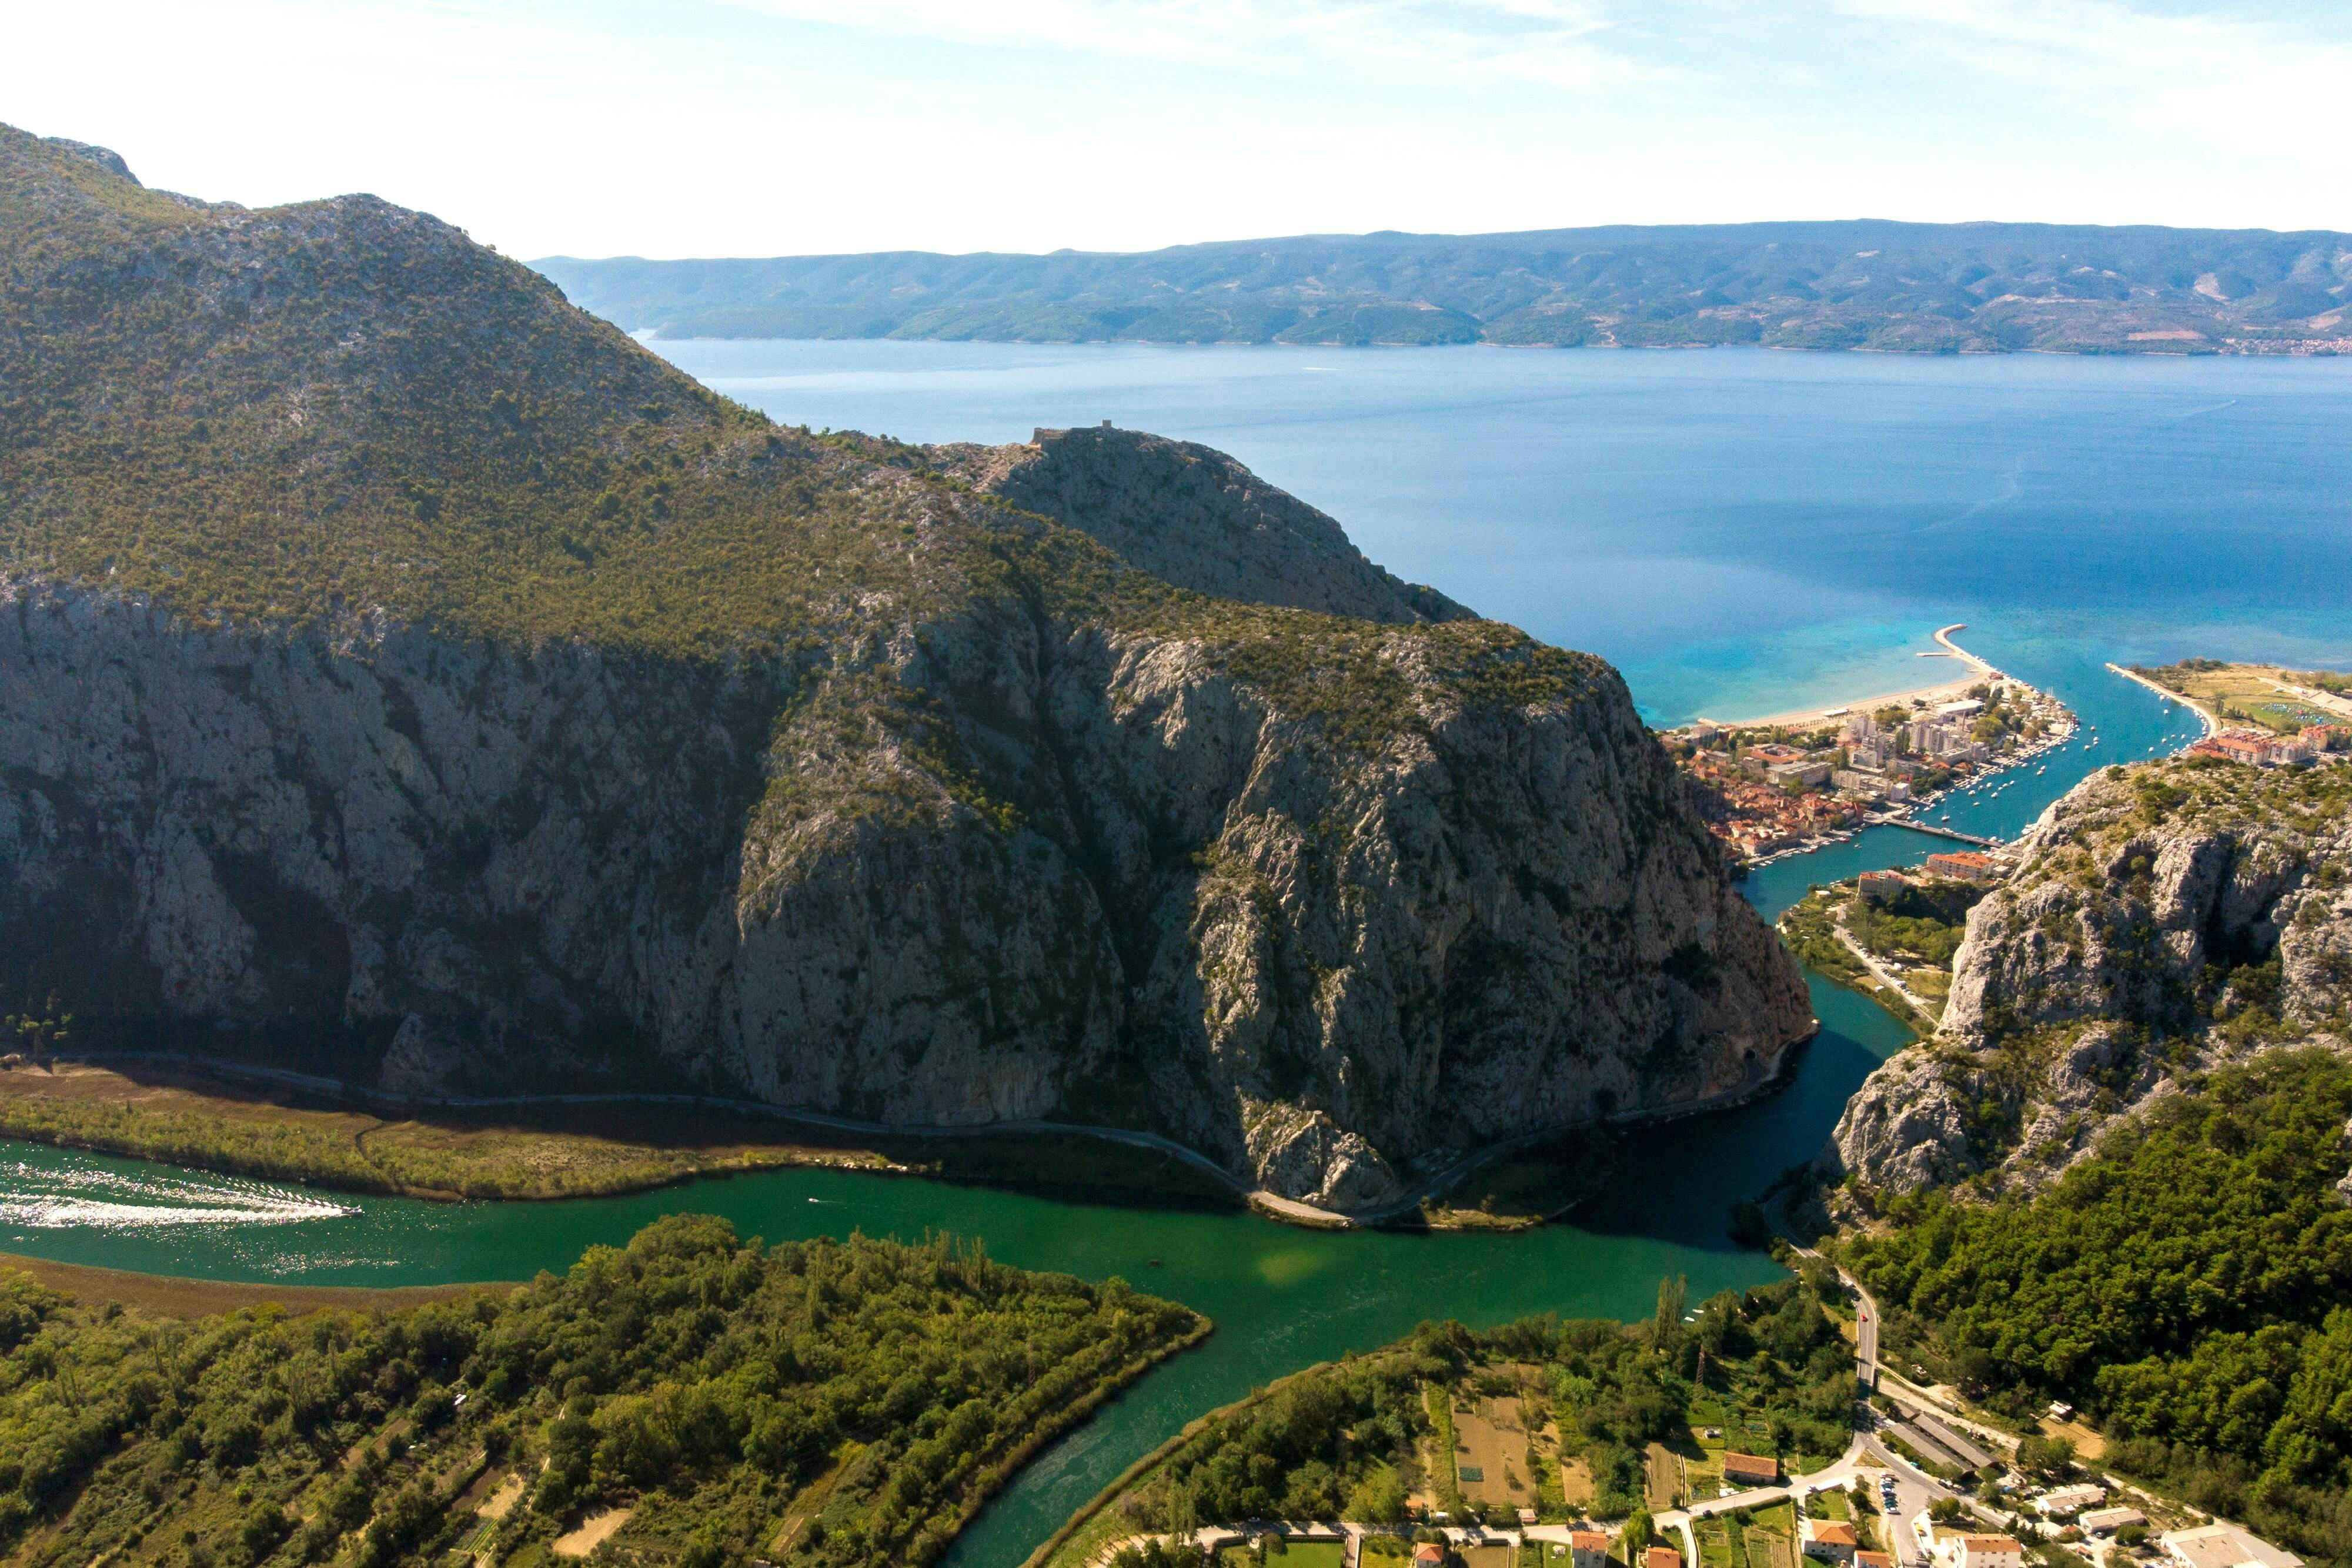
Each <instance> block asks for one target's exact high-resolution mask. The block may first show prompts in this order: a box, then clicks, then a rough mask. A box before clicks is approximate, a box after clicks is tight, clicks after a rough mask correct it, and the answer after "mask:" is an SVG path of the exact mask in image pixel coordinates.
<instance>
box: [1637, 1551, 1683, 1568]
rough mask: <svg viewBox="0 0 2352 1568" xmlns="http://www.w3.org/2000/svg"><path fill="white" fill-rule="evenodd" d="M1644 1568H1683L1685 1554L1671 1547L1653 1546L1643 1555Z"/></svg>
mask: <svg viewBox="0 0 2352 1568" xmlns="http://www.w3.org/2000/svg"><path fill="white" fill-rule="evenodd" d="M1642 1568H1683V1554H1682V1553H1681V1552H1677V1551H1675V1549H1674V1548H1673V1547H1671V1546H1653V1547H1651V1548H1650V1549H1649V1550H1648V1551H1646V1552H1643V1553H1642Z"/></svg>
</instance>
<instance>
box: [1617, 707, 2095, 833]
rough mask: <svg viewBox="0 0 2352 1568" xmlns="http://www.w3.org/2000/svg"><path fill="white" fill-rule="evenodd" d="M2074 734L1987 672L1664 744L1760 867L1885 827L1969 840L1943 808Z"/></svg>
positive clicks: (1716, 824) (2057, 713)
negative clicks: (1938, 811) (1957, 793)
mask: <svg viewBox="0 0 2352 1568" xmlns="http://www.w3.org/2000/svg"><path fill="white" fill-rule="evenodd" d="M2077 727H2078V723H2077V720H2076V718H2075V716H2074V713H2073V712H2072V711H2071V710H2069V709H2068V708H2067V707H2066V706H2065V705H2064V704H2063V703H2061V702H2059V701H2058V700H2057V698H2055V697H2053V696H2052V695H2049V694H2048V693H2046V692H2042V691H2040V690H2037V689H2036V688H2034V687H2032V686H2030V685H2026V684H2025V683H2024V682H2022V681H2019V680H2016V679H2014V678H2012V677H2011V676H2008V675H2004V674H2001V673H2000V671H1998V670H1994V669H1992V668H1991V667H1990V665H1987V666H1984V668H1983V670H1982V672H1981V674H1980V678H1979V679H1977V680H1974V681H1972V682H1969V683H1968V684H1966V685H1961V686H1958V687H1957V688H1956V687H1953V686H1941V687H1935V688H1931V689H1928V690H1926V691H1916V692H1897V693H1892V694H1889V695H1885V696H1881V697H1874V698H1870V699H1867V700H1865V701H1863V702H1858V703H1854V704H1852V705H1850V706H1839V707H1832V708H1824V709H1821V710H1819V711H1817V712H1813V713H1809V714H1801V715H1793V716H1780V717H1776V718H1769V719H1761V720H1758V721H1755V722H1753V723H1749V724H1745V725H1725V724H1714V723H1709V722H1706V721H1701V722H1699V723H1696V724H1691V725H1685V726H1684V727H1681V728H1679V729H1675V730H1669V731H1667V732H1665V734H1664V735H1663V736H1662V737H1661V738H1662V739H1663V740H1664V742H1665V744H1666V747H1667V749H1668V751H1669V753H1670V754H1672V755H1673V756H1674V758H1675V761H1676V763H1677V765H1678V766H1679V767H1680V768H1681V769H1682V771H1683V773H1684V776H1685V778H1687V779H1689V780H1690V781H1691V784H1692V786H1693V788H1694V791H1695V793H1696V797H1697V799H1698V801H1699V808H1700V810H1701V813H1702V814H1703V815H1704V816H1705V817H1706V821H1707V823H1708V825H1709V826H1710V827H1711V828H1712V829H1713V830H1714V831H1715V833H1716V834H1717V837H1718V838H1720V839H1722V840H1723V841H1724V843H1725V845H1726V846H1727V848H1728V849H1730V850H1731V851H1732V852H1733V853H1734V854H1736V855H1737V856H1738V858H1739V859H1740V860H1741V861H1742V862H1746V863H1748V864H1751V865H1752V864H1760V863H1763V862H1769V861H1770V860H1773V859H1776V858H1778V857H1780V856H1781V855H1785V854H1790V853H1801V852H1804V851H1806V850H1809V849H1816V848H1819V847H1821V846H1822V845H1823V844H1825V843H1831V842H1834V841H1838V840H1840V839H1843V838H1846V837H1850V836H1852V835H1853V833H1855V832H1857V831H1860V830H1861V829H1863V828H1864V827H1867V826H1871V825H1873V824H1875V823H1880V822H1901V823H1905V824H1906V825H1909V826H1913V827H1921V828H1925V829H1926V830H1927V831H1931V832H1932V831H1941V832H1943V833H1944V834H1945V835H1946V836H1948V837H1954V838H1965V837H1967V836H1968V835H1965V834H1960V833H1958V832H1955V831H1952V830H1950V829H1948V828H1942V827H1940V826H1939V824H1938V823H1937V820H1936V816H1935V813H1934V812H1933V810H1932V808H1933V807H1934V806H1935V805H1936V804H1937V802H1938V801H1940V800H1943V799H1944V798H1945V797H1946V796H1947V795H1948V794H1949V793H1950V792H1951V791H1952V790H1954V789H1966V788H1969V787H1972V786H1979V785H1982V784H1984V783H1986V782H1987V781H1989V780H1990V779H1994V778H1995V777H1996V776H1997V775H2000V774H2002V773H2006V772H2008V771H2010V770H2011V769H2013V768H2021V767H2023V766H2025V765H2027V764H2029V763H2031V762H2032V760H2033V758H2036V757H2039V756H2040V755H2041V754H2042V753H2043V752H2045V751H2048V750H2049V749H2051V748H2052V747H2056V746H2060V745H2063V743H2064V742H2066V741H2067V740H2068V739H2070V738H2072V737H2073V736H2074V733H2075V731H2076V729H2077Z"/></svg>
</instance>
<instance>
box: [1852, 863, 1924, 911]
mask: <svg viewBox="0 0 2352 1568" xmlns="http://www.w3.org/2000/svg"><path fill="white" fill-rule="evenodd" d="M1855 880H1856V882H1857V883H1860V888H1861V893H1862V901H1863V902H1864V904H1885V902H1886V901H1887V900H1889V899H1891V898H1900V897H1901V896H1902V895H1903V894H1905V893H1906V891H1908V890H1909V888H1910V886H1911V879H1910V878H1909V877H1907V876H1905V875H1904V874H1903V873H1901V872H1899V871H1866V872H1864V873H1862V875H1861V876H1860V877H1858V878H1856V879H1855Z"/></svg>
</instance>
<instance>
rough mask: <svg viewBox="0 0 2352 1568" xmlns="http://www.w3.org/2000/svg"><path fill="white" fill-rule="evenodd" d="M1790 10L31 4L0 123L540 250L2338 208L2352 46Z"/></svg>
mask: <svg viewBox="0 0 2352 1568" xmlns="http://www.w3.org/2000/svg"><path fill="white" fill-rule="evenodd" d="M559 3H560V4H562V5H563V6H564V8H563V9H557V8H556V7H557V5H559ZM2147 3H2155V0H2147ZM1790 5H1791V6H1794V7H1795V8H1794V9H1790V8H1789V7H1777V8H1774V9H1772V10H1770V11H1769V14H1768V13H1767V12H1766V11H1765V10H1762V9H1759V8H1757V7H1754V6H1752V5H1746V4H1744V3H1743V0H1653V3H1645V4H1643V5H1641V6H1640V7H1639V8H1638V9H1636V8H1634V7H1633V6H1632V5H1631V0H1030V3H1019V4H1016V3H1015V0H958V3H955V4H949V3H947V0H863V3H861V4H860V5H856V6H855V7H850V6H843V5H839V4H838V0H831V3H828V4H824V5H820V4H819V3H818V0H726V3H724V4H719V5H711V4H708V3H701V4H698V0H672V3H671V4H670V5H667V6H666V7H663V8H656V7H655V6H654V5H651V4H650V3H649V0H208V4H207V5H205V6H202V7H196V6H190V5H185V4H184V0H114V4H113V5H110V7H109V8H108V9H106V10H105V11H104V12H102V13H100V12H99V11H98V10H97V9H96V8H95V7H74V6H63V5H53V6H40V7H33V6H26V7H22V8H20V14H19V15H18V16H16V17H14V18H13V19H12V23H11V27H12V30H11V34H10V44H11V47H10V48H9V49H8V50H6V51H5V52H0V115H5V117H6V118H7V119H9V120H13V121H15V122H17V123H21V124H24V125H26V126H27V127H29V128H31V129H33V130H37V131H43V132H46V133H49V134H58V135H67V136H74V137H79V138H81V139H83V140H87V141H99V142H102V143H105V144H108V145H111V146H114V147H115V148H117V150H118V151H120V152H122V153H123V154H124V155H125V156H126V157H127V158H129V159H130V160H131V165H132V167H133V168H135V169H136V170H138V172H140V174H141V175H142V177H143V178H145V179H147V180H149V181H150V182H151V183H157V184H162V185H164V186H167V187H170V188H174V189H182V190H186V191H189V192H191V193H194V194H198V195H204V196H210V197H215V198H223V197H226V198H231V199H235V200H239V201H245V202H248V203H253V204H263V203H269V202H278V201H287V200H292V199H297V198H300V197H305V196H312V195H319V194H324V193H332V192H337V191H345V190H353V189H364V190H373V191H374V192H376V193H379V194H381V195H383V196H385V197H387V198H390V199H392V200H394V201H398V202H402V203H405V204H410V205H414V206H420V207H424V208H425V209H427V210H429V211H432V212H435V213H437V214H441V215H442V216H444V217H446V218H448V219H450V220H451V221H452V222H456V223H459V224H462V225H466V226H467V228H468V229H470V230H471V231H472V232H474V233H475V234H476V235H478V236H479V237H482V238H484V239H488V240H492V241H495V242H496V243H498V244H499V245H500V246H502V247H504V248H506V249H508V250H510V251H513V252H516V253H519V254H521V255H525V256H537V255H544V254H547V253H550V252H554V251H565V252H570V253H572V254H575V255H614V254H624V253H635V254H642V255H653V256H693V255H701V256H725V255H734V256H747V255H748V256H760V255H779V254H785V253H792V252H807V251H855V250H867V249H887V248H901V247H906V248H924V249H943V250H973V249H1009V250H1047V249H1053V248H1055V247H1058V246H1075V247H1079V248H1094V249H1140V248H1148V247H1150V246H1160V245H1167V244H1176V243H1183V242H1188V241H1197V240H1206V239H1223V238H1235V237H1243V236H1248V235H1278V234H1292V233H1299V232H1306V231H1317V232H1333V231H1349V230H1363V229H1374V228H1401V229H1419V230H1434V231H1453V232H1475V231H1479V230H1493V229H1511V228H1533V227H1549V226H1565V225H1578V224H1592V223H1617V222H1625V223H1660V222H1664V223H1673V222H1709V221H1739V220H1749V219H1765V218H1787V217H1834V216H1862V215H1878V216H1890V217H1913V218H1925V219H1957V218H2039V219H2048V220H2052V221H2081V222H2108V223H2113V222H2170V223H2189V224H2197V223H2211V224H2223V225H2254V224H2259V225H2273V226H2281V227H2287V226H2298V227H2299V226H2313V227H2337V228H2347V227H2352V187H2347V186H2346V184H2345V183H2344V182H2342V181H2341V179H2340V178H2338V177H2337V171H2336V169H2335V167H2334V166H2333V165H2334V164H2335V162H2336V150H2337V149H2339V148H2340V147H2341V146H2343V145H2344V144H2345V142H2346V141H2347V137H2346V134H2345V132H2346V131H2347V129H2352V127H2347V124H2346V120H2345V116H2346V114H2347V104H2352V94H2347V93H2345V92H2344V91H2343V90H2342V89H2341V87H2340V85H2339V84H2340V82H2341V81H2343V80H2347V79H2352V61H2347V58H2346V56H2345V53H2344V46H2343V45H2342V44H2341V43H2339V42H2337V41H2336V40H2334V39H2331V38H2327V37H2318V38H2305V37H2295V36H2294V35H2293V34H2291V33H2289V32H2287V31H2285V30H2284V29H2282V28H2279V27H2275V26H2258V25H2255V24H2252V23H2242V22H2230V21H2227V20H2213V19H2210V18H2206V19H2200V18H2194V17H2190V18H2180V17H2172V18H2167V17H2150V16H2144V15H2141V14H2139V13H2136V12H2134V11H2132V10H2130V9H2129V8H2128V7H2127V6H2126V5H2123V4H2122V3H2121V0H2041V3H2039V4H2036V5H2023V4H2011V3H2008V0H1790ZM1611 6H1618V7H1622V8H1609V7H1611ZM804 18H805V19H804ZM820 18H821V19H820Z"/></svg>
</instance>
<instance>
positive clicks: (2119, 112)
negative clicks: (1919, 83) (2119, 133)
mask: <svg viewBox="0 0 2352 1568" xmlns="http://www.w3.org/2000/svg"><path fill="white" fill-rule="evenodd" d="M1837 5H1838V9H1839V10H1840V11H1842V12H1843V13H1844V14H1846V15H1848V16H1856V17H1862V18H1867V19H1870V20H1874V21H1877V22H1881V23H1891V24H1895V25H1898V26H1901V27H1903V28H1904V29H1905V30H1906V32H1907V33H1908V34H1909V35H1910V37H1911V39H1912V41H1913V42H1914V43H1915V44H1916V45H1918V46H1920V47H1926V48H1929V49H1934V50H1938V51H1940V52H1942V53H1943V54H1944V55H1945V56H1946V57H1948V59H1949V60H1951V61H1952V62H1953V63H1955V64H1958V65H1962V66H1965V67H1967V68H1972V69H1975V70H1979V71H1982V72H1986V73H1989V74H1991V75H1996V76H2000V77H2002V78H2007V79H2009V80H2011V81H2012V82H2015V83H2017V84H2019V85H2021V86H2023V87H2027V88H2030V89H2035V90H2038V91H2042V92H2047V93H2050V94H2053V95H2057V96H2058V97H2059V98H2060V99H2061V100H2062V101H2065V102H2068V103H2071V104H2072V105H2074V106H2075V107H2077V108H2078V109H2080V110H2087V111H2090V112H2094V113H2096V114H2098V115H2100V116H2102V117H2104V118H2105V119H2108V120H2112V121H2114V122H2116V123H2118V124H2122V125H2127V126H2133V127H2137V128H2139V129H2141V130H2143V131H2156V132H2161V133H2165V134H2168V135H2177V136H2181V137H2185V138H2187V139H2188V140H2189V141H2190V142H2191V143H2192V144H2198V143H2201V144H2202V145H2204V146H2206V147H2209V148H2210V149H2213V150H2215V151H2217V152H2218V151H2222V150H2227V151H2229V152H2237V153H2241V154H2247V155H2252V156H2254V157H2257V158H2262V159H2265V160H2271V161H2276V162H2286V163H2302V164H2307V165H2308V166H2309V168H2310V170H2311V172H2312V174H2313V175H2314V176H2315V177H2326V178H2335V177H2336V173H2335V168H2336V165H2338V164H2339V162H2340V159H2339V157H2338V150H2340V148H2341V147H2342V146H2343V145H2344V144H2345V143H2346V142H2347V141H2352V94H2347V92H2346V91H2345V86H2344V84H2345V83H2347V82H2352V47H2347V46H2346V45H2345V44H2344V43H2343V42H2342V41H2341V39H2340V37H2331V36H2313V35H2311V34H2308V33H2306V32H2305V31H2303V30H2300V29H2296V28H2293V27H2289V26H2284V25H2282V24H2279V23H2276V22H2261V21H2253V20H2247V19H2244V18H2242V17H2236V16H2227V15H2222V14H2218V13H2206V14H2188V15H2179V14H2162V13H2157V12H2152V11H2147V10H2143V9H2139V8H2137V7H2134V6H2132V5H2124V4H2118V3H2116V0H1837ZM2196 172H2197V171H2195V170H2193V169H2191V170H2186V171H2184V173H2187V174H2189V175H2191V176H2193V175H2194V174H2195V173H2196Z"/></svg>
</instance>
